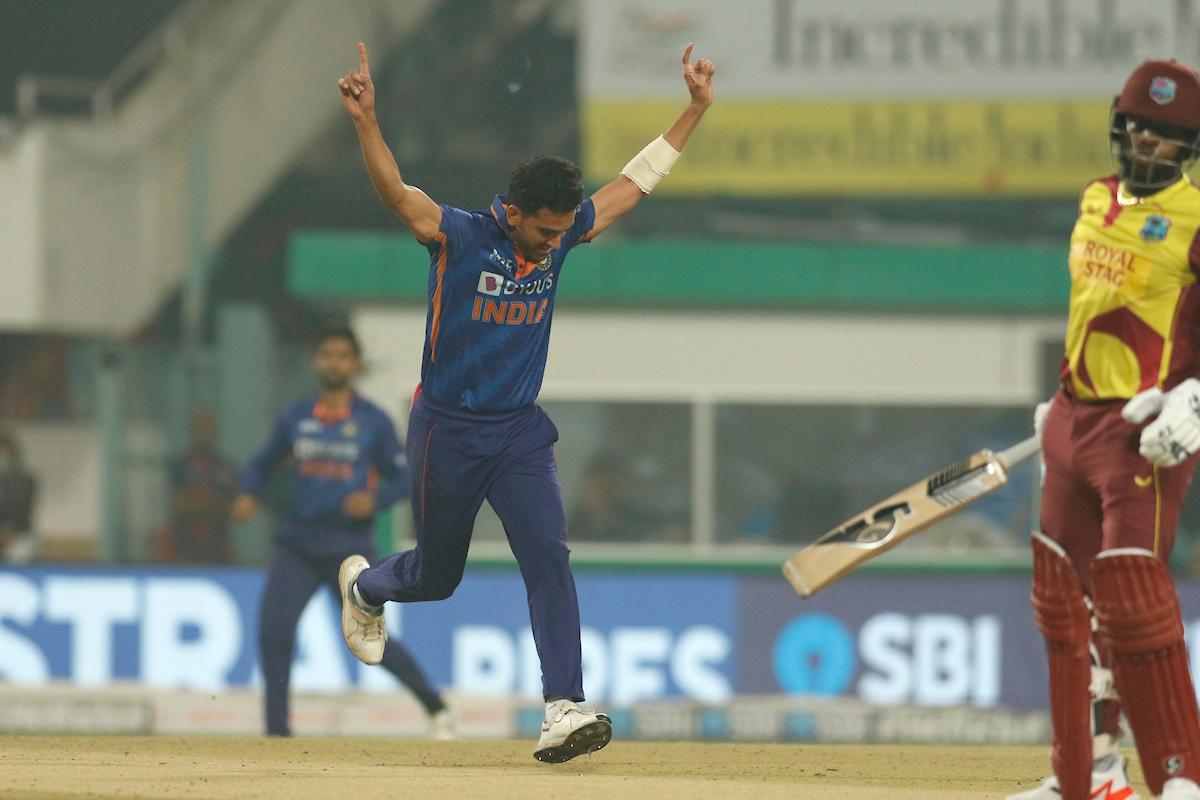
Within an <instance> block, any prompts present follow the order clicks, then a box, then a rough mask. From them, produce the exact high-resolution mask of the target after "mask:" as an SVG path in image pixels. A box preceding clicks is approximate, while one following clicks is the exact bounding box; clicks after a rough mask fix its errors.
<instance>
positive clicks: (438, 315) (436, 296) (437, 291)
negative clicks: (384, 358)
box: [429, 231, 447, 362]
mask: <svg viewBox="0 0 1200 800" xmlns="http://www.w3.org/2000/svg"><path fill="white" fill-rule="evenodd" d="M434 239H435V241H436V242H437V243H438V245H439V246H440V248H441V249H440V250H439V251H438V260H437V276H436V277H435V278H434V287H433V320H432V321H431V322H430V324H429V360H430V361H433V362H436V361H437V340H438V331H439V330H440V329H441V326H442V286H443V285H444V284H445V280H446V251H447V246H446V234H445V233H443V232H442V231H438V234H437V236H436V237H434Z"/></svg>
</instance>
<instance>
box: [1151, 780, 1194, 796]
mask: <svg viewBox="0 0 1200 800" xmlns="http://www.w3.org/2000/svg"><path fill="white" fill-rule="evenodd" d="M1160 797H1162V800H1200V786H1197V785H1196V782H1195V781H1192V780H1188V779H1187V778H1171V780H1169V781H1167V782H1166V783H1164V784H1163V793H1162V794H1161V795H1160Z"/></svg>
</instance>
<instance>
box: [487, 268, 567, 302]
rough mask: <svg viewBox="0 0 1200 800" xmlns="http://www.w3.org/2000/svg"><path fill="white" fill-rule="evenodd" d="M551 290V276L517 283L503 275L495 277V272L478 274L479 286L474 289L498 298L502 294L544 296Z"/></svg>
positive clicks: (552, 281)
mask: <svg viewBox="0 0 1200 800" xmlns="http://www.w3.org/2000/svg"><path fill="white" fill-rule="evenodd" d="M553 288H554V276H553V275H547V276H546V277H544V278H538V279H537V280H536V281H528V282H526V283H517V282H516V281H514V280H510V279H509V278H506V277H504V276H503V275H497V274H496V273H495V272H481V273H479V285H478V286H476V287H475V290H476V291H478V292H480V293H482V294H490V295H492V296H493V297H499V296H500V295H502V294H524V295H534V294H545V293H546V292H548V291H550V290H551V289H553Z"/></svg>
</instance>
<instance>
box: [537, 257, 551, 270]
mask: <svg viewBox="0 0 1200 800" xmlns="http://www.w3.org/2000/svg"><path fill="white" fill-rule="evenodd" d="M550 264H551V258H550V256H546V257H545V258H543V259H542V260H541V261H539V262H538V265H537V268H538V269H539V270H540V271H542V272H545V271H546V270H548V269H550Z"/></svg>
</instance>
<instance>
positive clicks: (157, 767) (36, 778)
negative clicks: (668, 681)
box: [0, 736, 1148, 800]
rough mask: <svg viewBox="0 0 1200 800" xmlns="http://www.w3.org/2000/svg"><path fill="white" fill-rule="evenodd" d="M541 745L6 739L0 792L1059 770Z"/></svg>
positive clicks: (76, 794)
mask: <svg viewBox="0 0 1200 800" xmlns="http://www.w3.org/2000/svg"><path fill="white" fill-rule="evenodd" d="M531 751H532V743H531V742H525V741H520V742H516V741H459V742H425V741H413V740H399V741H389V740H381V739H315V738H312V739H310V738H296V739H261V738H245V737H228V738H217V737H199V736H197V737H174V736H158V737H129V736H65V737H50V736H0V797H4V798H7V799H8V800H16V799H17V798H20V800H48V798H123V799H124V800H130V799H131V798H160V797H188V798H211V799H212V800H218V799H220V800H224V799H225V798H229V799H230V800H233V798H238V799H239V800H240V798H267V799H273V798H322V800H324V798H331V797H364V798H366V797H405V798H430V797H432V798H437V800H453V799H454V798H459V797H469V798H473V799H474V798H520V800H529V798H531V797H569V796H575V795H574V794H572V793H575V792H579V791H580V790H581V789H582V788H583V787H584V786H586V790H585V791H586V793H587V794H586V795H580V796H588V797H614V798H618V800H633V798H643V797H650V798H653V800H669V799H670V798H687V800H697V798H776V797H777V798H789V800H795V798H796V797H820V798H822V800H825V798H828V799H829V800H868V799H874V798H884V797H886V798H888V800H915V799H916V798H932V799H933V800H951V798H961V800H976V799H977V798H978V800H983V798H989V800H995V799H996V798H1002V797H1004V796H1005V795H1006V794H1008V793H1009V792H1012V791H1015V790H1017V789H1019V788H1023V787H1029V786H1032V785H1033V784H1035V783H1036V782H1037V781H1038V780H1039V779H1040V778H1041V777H1043V775H1044V774H1045V772H1046V770H1047V768H1048V766H1049V754H1048V752H1047V748H1044V747H924V746H882V745H880V746H865V745H864V746H853V745H797V744H718V743H705V744H698V743H683V742H681V743H662V742H621V741H617V742H614V743H613V744H612V745H610V746H609V747H608V748H606V749H605V750H602V751H600V752H599V753H596V754H594V755H592V756H584V757H580V758H577V759H575V760H574V761H570V762H568V763H566V764H562V765H549V764H540V763H538V762H536V761H534V760H533V757H532V756H531ZM1131 777H1134V778H1135V779H1136V780H1137V781H1138V783H1139V784H1140V779H1141V775H1140V773H1139V774H1137V775H1134V776H1131ZM809 790H812V791H809ZM1139 790H1140V791H1142V792H1143V795H1144V796H1148V795H1145V790H1144V787H1141V786H1139Z"/></svg>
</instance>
